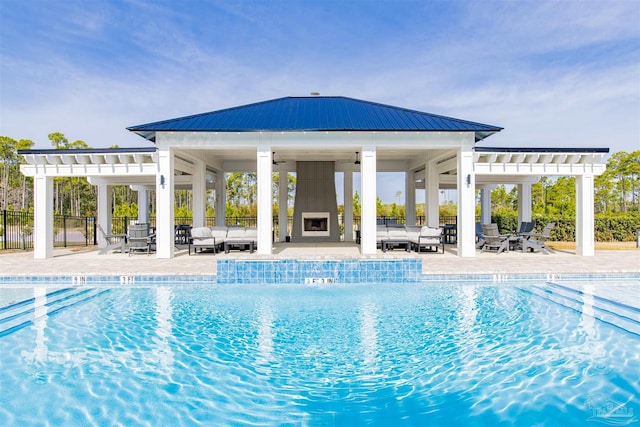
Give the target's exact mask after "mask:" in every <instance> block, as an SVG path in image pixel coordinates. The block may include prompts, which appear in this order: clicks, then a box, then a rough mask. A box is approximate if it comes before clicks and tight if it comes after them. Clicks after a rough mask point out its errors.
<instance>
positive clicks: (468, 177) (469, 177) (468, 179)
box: [467, 174, 471, 187]
mask: <svg viewBox="0 0 640 427" xmlns="http://www.w3.org/2000/svg"><path fill="white" fill-rule="evenodd" d="M470 185H471V174H467V187H469V186H470Z"/></svg>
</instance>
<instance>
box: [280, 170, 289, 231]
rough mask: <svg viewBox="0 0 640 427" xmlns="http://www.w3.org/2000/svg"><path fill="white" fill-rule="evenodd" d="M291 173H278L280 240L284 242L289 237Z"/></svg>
mask: <svg viewBox="0 0 640 427" xmlns="http://www.w3.org/2000/svg"><path fill="white" fill-rule="evenodd" d="M288 207H289V173H288V172H287V171H284V170H281V171H280V172H278V229H279V231H278V240H280V241H281V242H284V241H285V240H286V237H287V223H288V221H289V211H288V210H287V208H288Z"/></svg>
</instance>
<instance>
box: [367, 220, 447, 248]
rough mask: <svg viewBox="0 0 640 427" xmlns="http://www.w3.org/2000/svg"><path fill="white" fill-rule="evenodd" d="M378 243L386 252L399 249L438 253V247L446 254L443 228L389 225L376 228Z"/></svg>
mask: <svg viewBox="0 0 640 427" xmlns="http://www.w3.org/2000/svg"><path fill="white" fill-rule="evenodd" d="M376 243H377V245H378V246H379V247H380V249H382V251H383V252H386V251H387V250H389V249H395V248H398V247H401V248H404V249H405V250H406V251H410V250H414V251H416V252H438V247H440V248H442V253H444V238H443V230H442V228H440V227H438V228H433V227H428V226H419V225H399V224H388V225H378V226H377V227H376Z"/></svg>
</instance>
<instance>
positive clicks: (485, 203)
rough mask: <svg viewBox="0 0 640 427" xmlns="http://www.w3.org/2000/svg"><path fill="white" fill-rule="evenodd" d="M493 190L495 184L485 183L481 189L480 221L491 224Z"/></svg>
mask: <svg viewBox="0 0 640 427" xmlns="http://www.w3.org/2000/svg"><path fill="white" fill-rule="evenodd" d="M491 190H493V186H489V185H485V186H484V187H482V188H481V189H480V223H481V224H491Z"/></svg>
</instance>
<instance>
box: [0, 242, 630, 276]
mask: <svg viewBox="0 0 640 427" xmlns="http://www.w3.org/2000/svg"><path fill="white" fill-rule="evenodd" d="M407 257H409V258H419V259H422V260H423V262H422V272H423V273H424V274H427V275H429V274H452V275H461V274H494V275H495V274H596V273H640V249H634V250H601V251H596V254H595V256H593V257H582V256H578V255H576V254H575V252H573V251H559V250H557V251H555V253H553V254H549V255H544V254H541V253H522V252H519V251H517V252H516V251H511V252H508V253H502V254H500V255H496V254H495V252H481V251H478V252H477V253H476V257H475V258H460V257H458V256H457V251H456V247H455V246H446V250H445V253H444V254H442V253H423V254H417V253H415V252H405V251H403V250H394V251H389V252H386V253H383V252H382V251H380V250H378V253H377V254H376V255H361V254H360V250H359V247H358V246H357V245H355V244H349V243H339V244H326V243H325V244H302V243H298V244H292V243H282V244H275V245H274V250H273V254H272V255H258V254H257V253H253V254H249V252H248V251H242V252H241V251H232V252H230V253H229V254H225V253H219V254H216V255H214V254H212V253H202V254H201V253H198V254H192V255H191V256H189V255H188V251H187V247H186V246H183V247H179V250H177V251H176V256H175V257H174V258H172V259H157V258H156V257H155V255H154V254H153V253H152V254H151V255H146V254H139V253H138V254H134V255H131V256H129V255H128V254H126V253H125V254H121V253H117V252H113V253H109V254H106V255H98V250H97V249H95V248H66V249H65V248H60V249H55V250H54V256H53V258H49V259H45V260H36V259H34V258H33V252H31V251H24V252H22V251H21V252H11V253H2V252H0V276H3V275H4V276H45V275H62V274H64V275H159V276H161V275H215V274H216V260H218V259H260V260H268V259H372V258H373V259H402V258H407Z"/></svg>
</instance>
